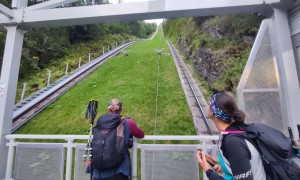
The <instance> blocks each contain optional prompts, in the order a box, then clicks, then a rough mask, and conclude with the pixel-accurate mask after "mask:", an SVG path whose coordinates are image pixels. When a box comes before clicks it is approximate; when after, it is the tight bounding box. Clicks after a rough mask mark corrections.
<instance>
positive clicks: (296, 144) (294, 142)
mask: <svg viewBox="0 0 300 180" xmlns="http://www.w3.org/2000/svg"><path fill="white" fill-rule="evenodd" d="M297 127H298V130H299V125H297ZM288 130H289V134H290V138H291V140H292V147H293V148H294V149H295V150H296V151H297V154H299V151H300V143H299V142H298V141H297V140H296V139H295V138H294V135H293V131H292V128H291V127H288Z"/></svg>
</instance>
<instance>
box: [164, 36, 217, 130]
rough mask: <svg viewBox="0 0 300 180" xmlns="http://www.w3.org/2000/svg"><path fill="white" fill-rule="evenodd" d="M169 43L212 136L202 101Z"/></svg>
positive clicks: (170, 45) (170, 44) (171, 45)
mask: <svg viewBox="0 0 300 180" xmlns="http://www.w3.org/2000/svg"><path fill="white" fill-rule="evenodd" d="M167 43H168V45H169V47H170V50H172V51H173V54H174V55H175V58H176V61H177V62H178V64H179V66H180V68H181V71H182V72H183V74H184V78H185V79H186V81H187V82H188V85H189V87H190V90H191V92H192V94H193V97H194V99H195V101H196V102H197V107H198V108H199V111H200V113H201V115H202V119H203V123H204V125H205V127H206V129H207V133H208V134H210V135H213V131H212V129H211V128H210V126H209V123H208V120H207V118H206V115H205V113H204V110H203V108H202V105H201V103H200V101H199V99H198V97H197V95H196V93H195V90H194V88H193V87H192V83H191V82H190V80H189V78H188V75H187V73H186V70H185V69H184V68H183V66H182V62H181V61H180V58H179V55H178V52H177V51H176V49H175V47H174V45H173V44H172V43H170V42H169V41H168V40H167Z"/></svg>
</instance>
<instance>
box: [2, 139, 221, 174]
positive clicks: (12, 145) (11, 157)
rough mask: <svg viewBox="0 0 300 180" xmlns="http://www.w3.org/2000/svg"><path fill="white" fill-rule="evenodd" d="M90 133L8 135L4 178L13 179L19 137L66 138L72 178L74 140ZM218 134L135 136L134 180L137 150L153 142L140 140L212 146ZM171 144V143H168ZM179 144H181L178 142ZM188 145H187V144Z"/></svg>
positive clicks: (203, 146)
mask: <svg viewBox="0 0 300 180" xmlns="http://www.w3.org/2000/svg"><path fill="white" fill-rule="evenodd" d="M88 138H89V135H52V134H51V135H50V134H49V135H48V134H10V135H6V139H7V140H8V141H9V142H7V143H6V146H8V159H7V167H6V175H5V179H4V180H12V179H13V178H12V172H13V164H14V162H13V161H14V156H15V146H17V145H18V142H17V139H22V140H24V139H49V140H66V142H64V143H61V144H63V146H64V147H65V148H66V149H67V154H66V167H65V171H66V172H65V179H66V180H71V177H72V175H71V174H72V156H73V153H72V152H73V148H74V147H75V145H76V144H77V143H74V140H87V139H88ZM218 138H219V137H218V136H216V135H214V136H209V135H203V136H199V135H197V136H196V135H190V136H189V135H184V136H178V135H162V136H158V135H146V136H145V137H144V138H143V139H136V138H134V141H133V147H132V178H133V180H136V179H137V159H138V158H137V154H138V153H137V151H138V149H140V148H141V147H142V146H144V145H147V146H150V145H151V144H140V143H138V141H143V140H187V141H195V140H198V141H202V144H201V145H199V144H198V145H197V144H195V146H199V147H201V148H211V146H210V145H209V146H207V145H206V142H207V141H212V140H218ZM31 143H36V144H39V143H45V142H31ZM46 144H55V143H46ZM168 145H170V144H168ZM176 145H179V146H180V144H176ZM181 145H183V144H181ZM185 146H186V145H185Z"/></svg>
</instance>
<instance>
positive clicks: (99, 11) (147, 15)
mask: <svg viewBox="0 0 300 180" xmlns="http://www.w3.org/2000/svg"><path fill="white" fill-rule="evenodd" d="M50 2H51V1H50ZM64 2H67V0H66V1H64ZM279 3H280V0H268V1H267V2H266V1H265V0H247V1H245V0H214V1H211V0H185V1H182V0H156V1H144V2H134V3H122V4H106V5H94V6H80V7H68V8H56V9H43V10H35V8H32V10H30V7H28V8H25V9H26V11H24V12H23V13H24V14H23V16H22V18H23V19H22V20H19V21H18V22H17V23H22V24H23V25H24V26H26V27H32V28H39V27H50V26H70V25H80V24H94V23H101V22H112V21H130V20H144V19H157V18H174V17H188V16H210V15H223V14H236V13H255V12H263V11H268V10H270V11H271V10H272V8H271V5H276V4H279ZM42 4H44V3H42ZM42 4H41V5H40V6H42ZM54 4H55V3H54ZM36 6H38V5H36ZM44 7H46V6H44ZM49 7H50V6H49ZM41 8H42V7H41ZM37 9H39V8H37ZM21 10H22V9H21ZM12 23H14V21H13V20H10V19H0V24H3V25H5V24H12Z"/></svg>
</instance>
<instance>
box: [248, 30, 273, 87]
mask: <svg viewBox="0 0 300 180" xmlns="http://www.w3.org/2000/svg"><path fill="white" fill-rule="evenodd" d="M276 77H277V75H276V69H275V62H274V55H273V52H272V47H271V41H270V33H269V28H266V31H265V33H264V36H263V40H262V43H261V45H260V47H259V50H258V52H257V54H256V58H255V61H254V63H253V66H252V69H251V72H250V74H249V77H248V79H247V83H246V86H245V89H257V88H278V81H277V78H276Z"/></svg>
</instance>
